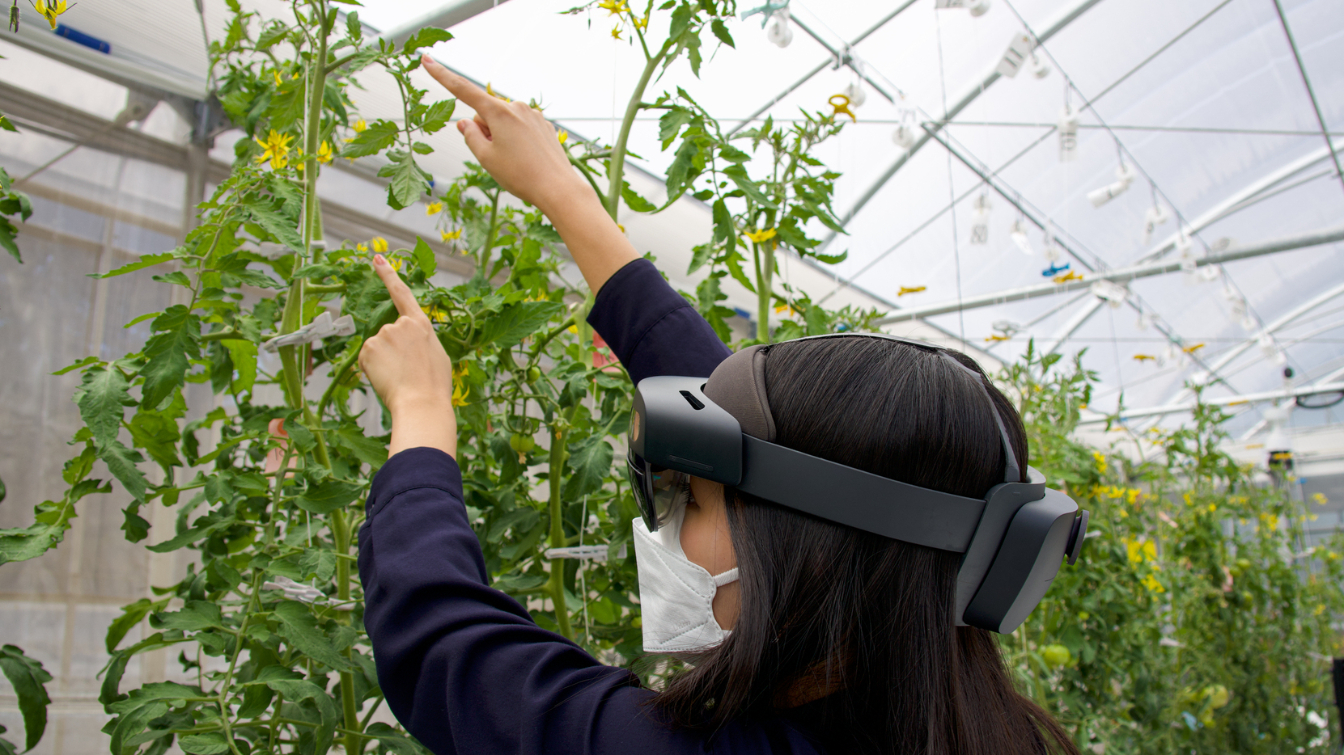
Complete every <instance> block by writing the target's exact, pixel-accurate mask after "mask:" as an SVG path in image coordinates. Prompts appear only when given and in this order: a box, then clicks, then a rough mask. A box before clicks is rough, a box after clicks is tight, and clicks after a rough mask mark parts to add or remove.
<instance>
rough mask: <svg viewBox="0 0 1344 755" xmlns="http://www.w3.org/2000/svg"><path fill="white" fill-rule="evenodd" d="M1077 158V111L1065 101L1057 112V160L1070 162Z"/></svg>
mask: <svg viewBox="0 0 1344 755" xmlns="http://www.w3.org/2000/svg"><path fill="white" fill-rule="evenodd" d="M1077 159H1078V111H1076V110H1074V109H1073V108H1072V107H1070V106H1069V105H1068V104H1067V103H1065V105H1064V109H1063V110H1061V111H1060V113H1059V161H1060V162H1062V163H1071V162H1073V161H1074V160H1077Z"/></svg>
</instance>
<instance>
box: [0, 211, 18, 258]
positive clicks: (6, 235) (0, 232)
mask: <svg viewBox="0 0 1344 755" xmlns="http://www.w3.org/2000/svg"><path fill="white" fill-rule="evenodd" d="M18 235H19V229H18V228H17V227H16V226H15V225H14V224H13V223H11V222H9V221H8V220H5V219H4V218H0V246H2V247H4V248H5V251H7V252H9V256H11V257H13V258H14V259H15V260H16V261H18V263H19V264H20V265H22V264H23V256H22V255H20V254H19V245H18V244H16V243H14V239H15V238H17V237H18Z"/></svg>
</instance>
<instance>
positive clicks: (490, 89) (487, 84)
mask: <svg viewBox="0 0 1344 755" xmlns="http://www.w3.org/2000/svg"><path fill="white" fill-rule="evenodd" d="M485 93H486V94H488V95H490V96H491V97H494V98H495V99H497V100H504V101H505V102H513V100H511V99H509V98H508V97H505V96H504V95H502V94H497V93H496V92H495V90H494V88H493V87H491V86H490V82H488V81H487V82H485Z"/></svg>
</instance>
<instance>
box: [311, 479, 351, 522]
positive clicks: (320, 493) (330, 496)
mask: <svg viewBox="0 0 1344 755" xmlns="http://www.w3.org/2000/svg"><path fill="white" fill-rule="evenodd" d="M363 490H364V487H363V486H362V485H354V484H351V483H348V482H341V481H339V480H324V481H323V482H321V483H320V484H318V485H311V486H309V487H308V490H307V491H305V492H304V493H303V495H300V496H299V497H298V498H296V499H295V500H294V502H295V503H296V504H298V506H299V508H301V509H303V510H304V511H309V512H312V513H314V514H322V515H326V514H330V513H331V512H333V511H335V510H337V509H339V508H342V507H345V506H348V505H350V502H351V501H353V500H355V499H356V498H358V497H359V494H360V492H362V491H363Z"/></svg>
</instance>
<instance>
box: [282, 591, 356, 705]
mask: <svg viewBox="0 0 1344 755" xmlns="http://www.w3.org/2000/svg"><path fill="white" fill-rule="evenodd" d="M272 615H273V616H274V617H275V619H276V621H278V622H279V628H278V629H277V632H278V633H279V634H280V636H281V637H283V638H285V641H286V642H288V643H289V644H290V645H292V646H294V648H295V649H297V650H298V651H299V652H301V653H303V654H304V655H307V656H308V657H310V658H312V659H313V660H315V661H317V662H318V663H321V664H322V665H324V666H328V667H330V668H333V669H336V670H337V671H349V670H350V669H352V668H354V667H353V666H351V665H350V662H349V661H348V660H346V659H345V658H344V657H342V656H341V654H340V653H338V652H336V648H335V646H334V645H333V644H332V642H331V638H329V637H327V635H326V634H325V633H324V632H323V631H322V630H321V629H320V628H319V627H318V626H317V619H315V618H313V614H312V612H311V611H309V609H308V606H306V605H304V604H303V603H298V602H296V601H292V600H286V601H284V602H282V603H280V604H279V605H277V606H276V607H275V611H274V612H273V613H272ZM271 688H272V689H275V687H274V686H272V687H271ZM275 691H276V692H280V693H281V694H284V692H283V691H281V690H279V689H276V690H275ZM286 696H287V697H288V695H286Z"/></svg>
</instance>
